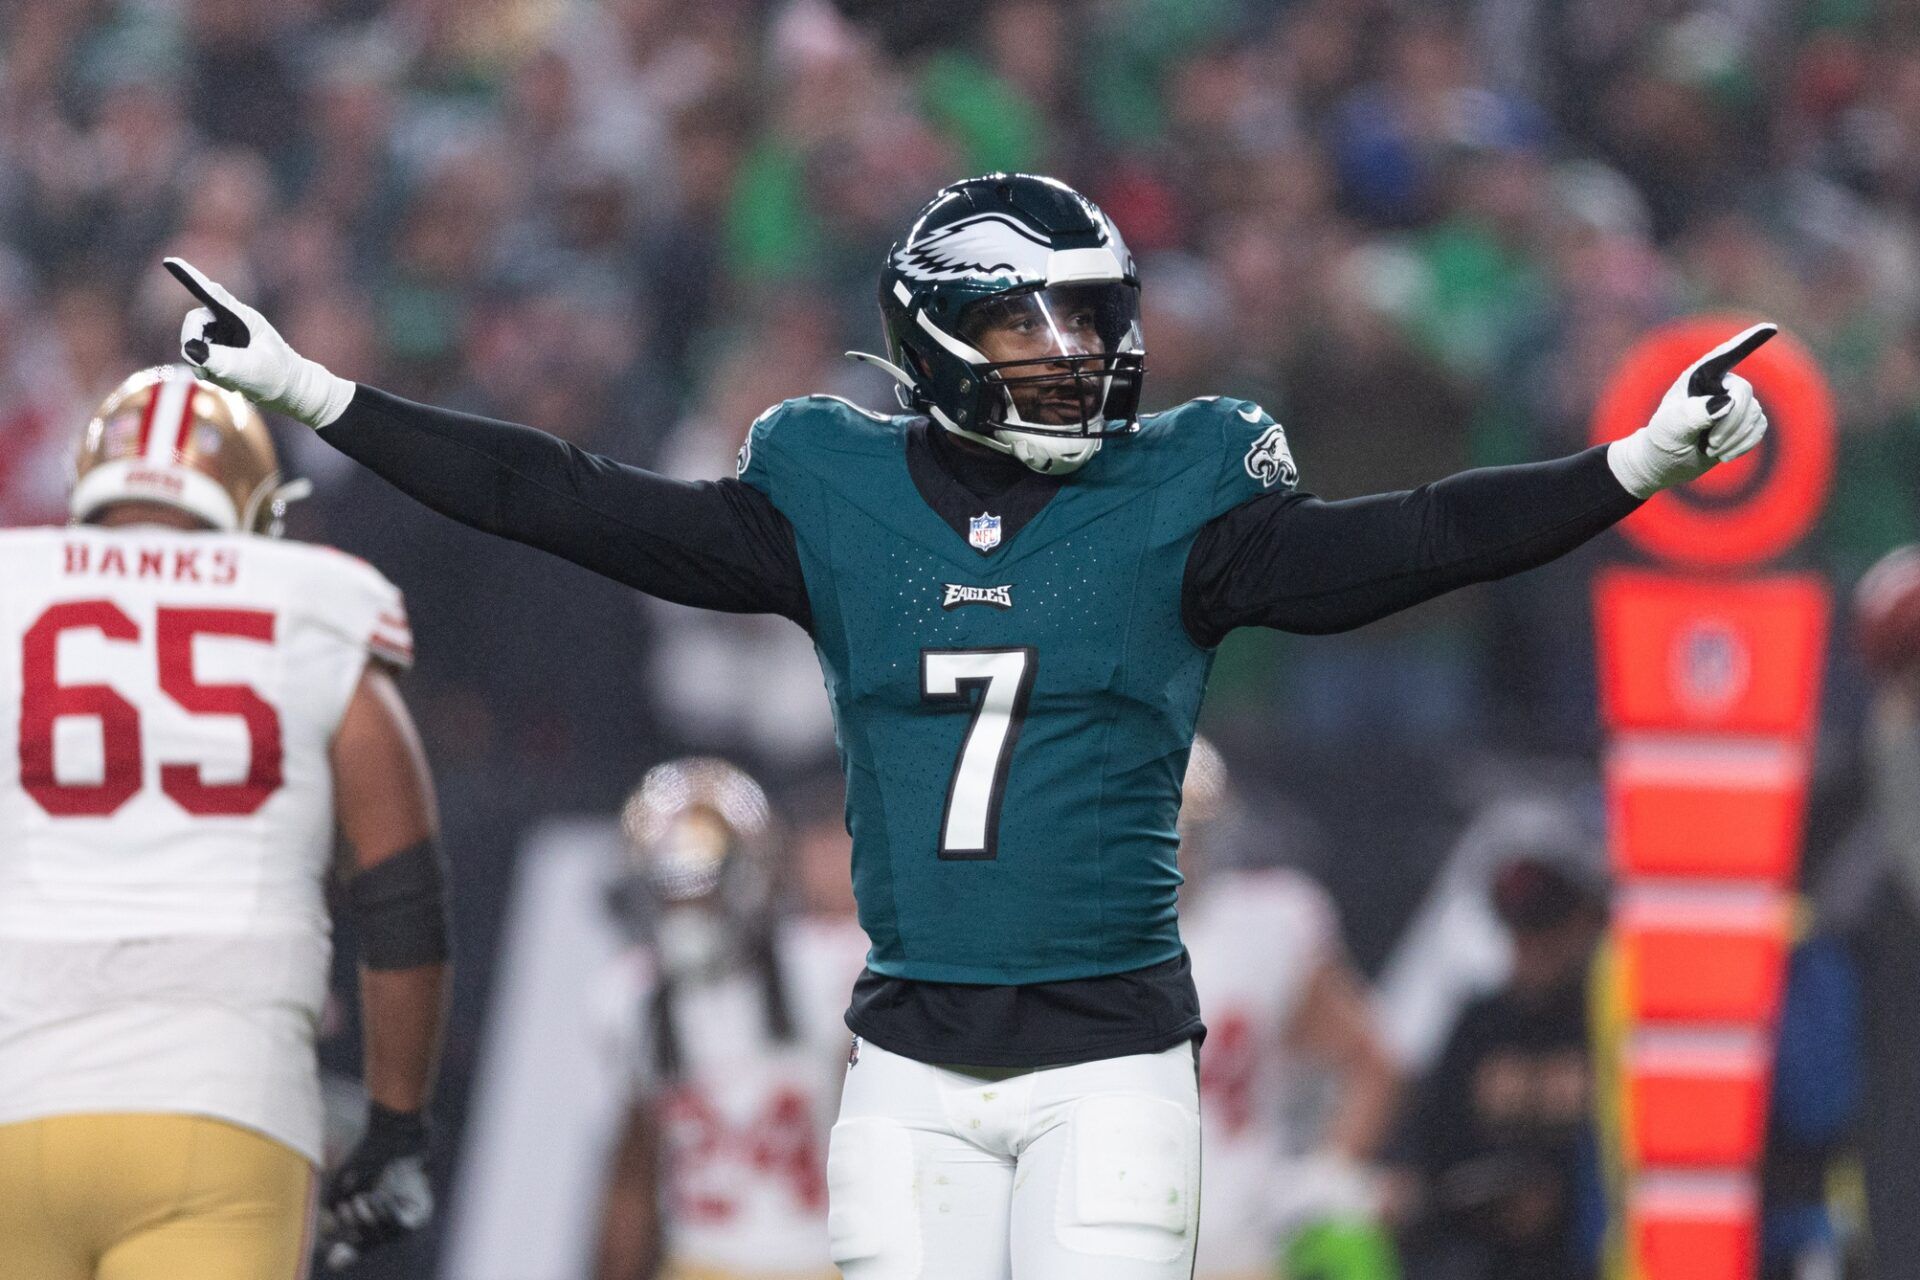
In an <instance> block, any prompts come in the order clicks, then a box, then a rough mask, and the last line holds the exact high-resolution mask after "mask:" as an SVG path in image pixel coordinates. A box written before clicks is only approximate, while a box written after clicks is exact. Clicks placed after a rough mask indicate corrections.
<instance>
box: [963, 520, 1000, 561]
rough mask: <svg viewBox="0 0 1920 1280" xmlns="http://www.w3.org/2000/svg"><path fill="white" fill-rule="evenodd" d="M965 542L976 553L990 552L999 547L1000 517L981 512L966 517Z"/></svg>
mask: <svg viewBox="0 0 1920 1280" xmlns="http://www.w3.org/2000/svg"><path fill="white" fill-rule="evenodd" d="M967 541H968V542H970V543H972V544H973V546H974V549H975V550H977V551H991V550H993V549H994V548H995V547H997V546H999V545H1000V517H999V516H995V515H988V514H987V513H986V512H984V511H982V512H981V513H980V514H979V515H977V516H968V517H967Z"/></svg>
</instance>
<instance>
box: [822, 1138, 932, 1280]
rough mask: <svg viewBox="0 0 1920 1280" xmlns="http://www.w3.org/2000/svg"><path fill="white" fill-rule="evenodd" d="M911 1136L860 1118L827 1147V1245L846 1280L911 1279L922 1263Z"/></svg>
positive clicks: (916, 1273)
mask: <svg viewBox="0 0 1920 1280" xmlns="http://www.w3.org/2000/svg"><path fill="white" fill-rule="evenodd" d="M914 1181H915V1178H914V1164H913V1136H912V1135H911V1134H909V1133H908V1132H907V1130H906V1127H905V1126H904V1125H902V1124H900V1123H899V1122H898V1121H896V1120H889V1119H886V1118H885V1117H883V1116H857V1117H855V1118H853V1119H850V1120H842V1121H840V1122H839V1123H838V1124H836V1125H834V1126H833V1135H832V1137H831V1138H830V1139H829V1141H828V1143H827V1240H828V1244H829V1246H830V1248H831V1249H832V1252H833V1262H834V1265H835V1266H837V1267H839V1268H840V1270H841V1272H842V1273H843V1274H844V1275H845V1277H846V1280H916V1277H918V1276H919V1274H920V1270H921V1264H922V1261H923V1259H922V1248H921V1241H920V1221H919V1210H918V1205H917V1203H916V1201H915V1194H914Z"/></svg>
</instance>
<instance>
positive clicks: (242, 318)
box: [166, 258, 354, 427]
mask: <svg viewBox="0 0 1920 1280" xmlns="http://www.w3.org/2000/svg"><path fill="white" fill-rule="evenodd" d="M166 268H167V270H168V271H171V272H172V273H173V278H174V279H176V280H178V281H179V282H180V283H181V284H183V285H185V286H186V289H187V292H188V293H191V294H192V295H193V296H194V297H195V298H198V299H199V300H200V305H199V306H197V307H195V308H194V309H193V310H192V311H189V312H187V318H186V320H185V321H184V322H183V323H182V324H181V326H180V354H181V355H182V356H183V357H185V358H186V361H187V363H188V364H190V365H192V366H193V367H194V369H195V370H196V371H198V372H199V374H200V375H201V376H202V377H204V378H206V379H207V380H208V381H209V382H215V383H218V384H219V385H221V386H223V387H225V388H227V389H228V390H229V391H238V392H239V393H240V394H241V395H243V396H245V397H246V398H247V399H249V400H252V401H254V402H255V403H257V404H260V405H262V406H263V407H265V408H268V409H273V410H276V411H278V412H280V413H284V414H286V415H287V416H288V417H290V418H297V419H299V420H300V421H301V422H304V423H306V424H307V425H308V426H310V427H324V426H326V425H327V424H328V423H329V422H332V421H333V420H334V419H335V418H337V417H339V416H340V415H341V414H342V413H343V412H345V411H346V407H347V402H348V401H349V400H351V399H353V389H354V388H353V383H351V382H348V381H347V380H346V379H344V378H338V377H335V376H334V375H333V374H332V373H329V372H328V371H327V370H326V369H325V368H324V367H323V366H321V365H319V364H316V363H314V362H313V361H311V360H308V359H305V358H303V357H302V356H301V355H300V354H299V353H298V352H296V351H295V350H294V349H293V348H292V347H290V346H288V345H287V340H286V339H285V338H283V337H281V336H280V334H279V332H278V331H277V330H276V329H274V327H273V326H272V325H270V324H268V323H267V320H266V317H265V316H263V315H261V314H260V313H259V312H258V311H255V310H254V309H253V308H252V307H250V306H248V305H247V304H246V303H244V302H242V301H240V300H239V299H238V298H236V297H234V296H233V295H232V294H231V293H228V292H227V291H226V290H225V289H224V288H222V287H221V286H220V285H218V284H216V283H215V282H213V281H212V280H209V279H208V278H207V277H206V276H204V275H202V274H201V273H200V272H199V271H198V270H197V269H196V268H195V267H194V266H193V264H192V263H190V262H188V261H187V260H186V259H184V258H168V259H166Z"/></svg>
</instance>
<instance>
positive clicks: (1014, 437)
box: [846, 351, 1100, 476]
mask: <svg viewBox="0 0 1920 1280" xmlns="http://www.w3.org/2000/svg"><path fill="white" fill-rule="evenodd" d="M846 354H847V358H848V359H849V360H860V361H863V362H865V363H867V364H870V365H873V366H874V367H875V368H877V369H882V370H885V371H886V372H887V373H889V374H891V375H892V376H893V378H894V379H895V380H896V381H897V382H899V383H900V385H901V386H903V387H905V388H906V389H907V390H908V392H912V391H913V390H914V382H913V378H912V376H911V375H909V374H908V373H907V371H906V370H905V369H902V368H901V367H900V366H899V365H897V364H895V363H893V361H891V360H884V359H882V358H881V357H879V356H876V355H872V354H869V353H868V352H865V351H849V352H847V353H846ZM927 414H928V416H929V417H931V418H932V419H933V420H934V421H935V422H937V423H939V424H940V425H941V426H942V427H945V428H946V429H947V430H948V431H951V432H953V434H954V435H957V436H960V437H961V438H962V439H966V440H971V441H973V442H974V443H975V444H983V445H985V446H987V448H989V449H993V450H996V451H998V452H1000V453H1004V454H1008V455H1010V456H1012V457H1013V458H1015V459H1016V460H1018V461H1019V462H1020V463H1021V464H1022V465H1024V466H1026V467H1027V468H1028V469H1030V470H1033V471H1037V472H1039V473H1040V474H1041V475H1043V476H1063V475H1066V474H1068V473H1069V472H1073V471H1078V470H1079V469H1080V468H1081V467H1084V466H1086V465H1087V463H1088V461H1089V460H1091V459H1092V457H1093V455H1094V454H1096V453H1098V452H1100V440H1099V439H1098V438H1097V437H1095V438H1092V439H1089V438H1088V437H1086V436H1061V437H1058V438H1055V437H1052V436H1045V435H1035V434H1033V433H1032V432H1027V431H1009V432H1006V433H1005V434H1004V435H1002V434H1001V433H999V432H995V433H994V434H993V435H990V436H989V435H983V434H982V433H980V432H978V431H969V430H967V429H966V428H965V427H962V426H961V425H959V424H958V423H956V422H955V421H953V419H951V418H949V417H947V415H946V414H944V413H942V412H940V408H939V406H938V405H928V406H927Z"/></svg>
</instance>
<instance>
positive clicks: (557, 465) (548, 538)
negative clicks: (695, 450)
mask: <svg viewBox="0 0 1920 1280" xmlns="http://www.w3.org/2000/svg"><path fill="white" fill-rule="evenodd" d="M320 438H321V439H322V440H325V441H326V442H327V443H329V444H331V445H333V446H334V447H335V448H337V449H339V450H340V451H341V452H342V453H344V454H346V455H347V456H348V457H350V458H352V459H354V460H355V461H356V462H359V463H361V464H363V465H364V466H366V467H367V468H368V469H369V470H371V471H373V472H374V473H375V474H377V475H379V476H380V477H382V478H383V479H385V480H387V481H388V482H390V483H391V484H393V485H394V486H395V487H397V488H398V489H400V490H401V491H402V492H403V493H406V494H407V495H409V496H410V497H413V498H417V499H419V500H420V501H421V502H423V503H425V504H426V505H427V506H429V507H432V508H433V509H434V510H435V511H438V512H439V513H440V514H442V515H444V516H449V517H451V518H453V519H455V520H458V521H459V522H460V523H462V524H466V525H471V526H473V527H474V528H476V529H481V530H484V531H485V532H487V533H493V534H498V535H499V536H501V537H503V538H511V539H513V540H514V541H515V542H524V543H526V544H528V545H529V546H534V547H538V548H540V549H541V550H542V551H551V552H552V553H553V554H555V555H557V556H561V557H563V558H564V559H567V560H571V561H573V562H574V563H575V564H577V565H581V566H583V567H585V568H588V569H591V570H593V571H594V572H595V573H599V574H604V575H605V576H607V577H609V578H612V579H613V580H614V581H616V582H623V583H625V584H626V585H628V586H630V587H637V588H638V589H640V590H641V591H645V592H647V593H648V594H649V595H655V596H659V597H660V598H661V599H663V600H671V601H673V602H674V603H675V604H687V605H694V606H696V607H698V608H703V609H721V610H725V611H726V612H729V613H778V614H781V615H783V616H785V617H789V618H792V619H793V620H794V621H796V622H798V623H800V624H801V625H802V626H806V625H807V624H808V621H809V618H808V613H807V598H806V589H805V586H804V584H803V581H802V579H801V576H800V553H799V549H798V547H797V546H796V545H795V543H794V537H793V526H792V525H790V524H788V523H787V518H786V517H785V516H783V515H781V514H780V512H779V511H778V510H777V509H776V508H775V507H774V505H773V503H772V502H771V501H770V500H769V499H768V498H767V496H766V495H765V494H763V493H761V492H760V491H759V490H758V489H755V488H753V487H752V486H751V485H746V484H742V483H741V482H740V481H738V480H698V481H689V480H674V479H669V478H668V477H666V476H662V475H656V474H654V473H653V472H651V471H643V470H641V469H640V468H639V467H631V466H627V465H626V464H624V463H620V462H615V461H614V460H613V459H611V458H604V457H601V456H600V455H599V454H594V453H588V452H587V451H585V450H584V449H579V448H576V447H575V446H573V445H571V444H568V443H567V442H566V441H564V440H561V439H559V438H558V437H556V436H550V435H548V434H547V433H546V432H544V431H536V430H534V429H533V428H532V427H522V426H515V425H513V424H512V423H506V422H496V421H493V420H492V419H489V418H479V417H474V416H472V415H470V414H464V413H455V412H452V411H451V410H447V409H435V408H431V407H429V406H427V405H420V404H414V403H412V402H411V401H407V400H402V399H400V398H399V397H398V396H392V395H388V394H387V393H386V392H384V391H377V390H375V389H374V388H372V387H361V388H359V389H358V390H357V391H356V392H355V393H354V396H353V400H352V402H351V403H350V404H348V405H347V408H346V411H345V412H344V413H342V414H341V415H340V417H339V418H338V419H336V420H335V421H334V422H333V423H332V425H330V426H327V427H324V428H322V429H321V431H320Z"/></svg>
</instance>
